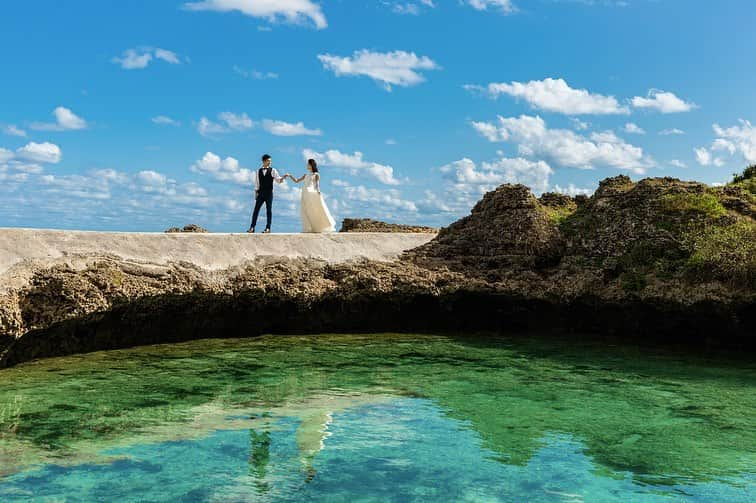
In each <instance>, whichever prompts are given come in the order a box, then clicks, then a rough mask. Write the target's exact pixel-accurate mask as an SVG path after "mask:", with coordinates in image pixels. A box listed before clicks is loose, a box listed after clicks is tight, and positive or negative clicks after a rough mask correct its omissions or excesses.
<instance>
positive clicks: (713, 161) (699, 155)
mask: <svg viewBox="0 0 756 503" xmlns="http://www.w3.org/2000/svg"><path fill="white" fill-rule="evenodd" d="M695 152H696V161H698V164H700V165H701V166H716V167H722V166H724V164H725V161H724V159H723V158H721V157H717V156H715V155H713V153H712V151H710V150H708V149H706V148H705V147H701V148H697V149H695Z"/></svg>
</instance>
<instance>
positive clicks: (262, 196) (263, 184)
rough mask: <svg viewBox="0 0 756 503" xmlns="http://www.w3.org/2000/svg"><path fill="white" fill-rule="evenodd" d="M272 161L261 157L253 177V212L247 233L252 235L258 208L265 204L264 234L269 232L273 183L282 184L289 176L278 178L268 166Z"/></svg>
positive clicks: (276, 172)
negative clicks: (265, 220)
mask: <svg viewBox="0 0 756 503" xmlns="http://www.w3.org/2000/svg"><path fill="white" fill-rule="evenodd" d="M272 160H273V159H272V158H271V157H270V156H269V155H268V154H265V155H264V156H262V167H261V168H260V169H259V170H257V176H255V210H254V211H253V212H252V225H251V226H250V227H249V230H248V231H247V232H249V233H254V232H255V227H256V226H257V217H258V215H259V214H260V208H262V205H263V203H265V211H266V216H267V218H268V220H267V222H266V225H265V230H264V231H263V233H264V234H267V233H269V232H270V224H271V221H272V219H273V182H277V183H283V181H284V180H286V177H287V176H289V175H284V176H280V175H279V174H278V171H276V169H275V168H272V167H271V166H270V163H271V161H272Z"/></svg>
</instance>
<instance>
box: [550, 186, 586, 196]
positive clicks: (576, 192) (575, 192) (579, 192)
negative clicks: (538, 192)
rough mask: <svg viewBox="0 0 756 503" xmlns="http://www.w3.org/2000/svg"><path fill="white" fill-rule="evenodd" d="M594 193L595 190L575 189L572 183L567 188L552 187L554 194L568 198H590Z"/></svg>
mask: <svg viewBox="0 0 756 503" xmlns="http://www.w3.org/2000/svg"><path fill="white" fill-rule="evenodd" d="M594 191H595V189H587V188H581V187H577V186H576V185H575V184H574V183H570V184H569V185H568V186H567V187H561V186H560V185H556V186H554V192H559V193H560V194H565V195H568V196H570V197H575V196H590V195H591V194H593V192H594Z"/></svg>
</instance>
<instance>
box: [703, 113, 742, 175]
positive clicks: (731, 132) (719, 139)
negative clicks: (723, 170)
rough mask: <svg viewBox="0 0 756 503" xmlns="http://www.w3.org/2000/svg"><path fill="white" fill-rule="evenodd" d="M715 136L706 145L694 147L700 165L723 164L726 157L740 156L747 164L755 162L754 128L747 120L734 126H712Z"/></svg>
mask: <svg viewBox="0 0 756 503" xmlns="http://www.w3.org/2000/svg"><path fill="white" fill-rule="evenodd" d="M713 130H714V134H715V135H716V138H715V139H714V140H713V141H712V142H711V145H710V146H709V147H708V148H707V147H701V148H697V149H695V153H696V160H697V161H698V163H699V164H700V165H702V166H710V165H714V166H724V164H725V162H726V160H727V159H732V158H733V157H736V156H738V157H740V159H741V160H742V161H743V162H745V163H748V164H754V163H756V128H754V126H753V125H752V124H751V123H750V122H749V121H747V120H743V119H741V120H740V123H739V124H738V125H735V126H731V127H728V128H723V127H722V126H720V125H719V124H714V126H713Z"/></svg>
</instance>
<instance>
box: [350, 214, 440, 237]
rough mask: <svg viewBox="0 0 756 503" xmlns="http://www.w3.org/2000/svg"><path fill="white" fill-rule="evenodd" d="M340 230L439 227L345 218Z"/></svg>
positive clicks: (376, 230)
mask: <svg viewBox="0 0 756 503" xmlns="http://www.w3.org/2000/svg"><path fill="white" fill-rule="evenodd" d="M339 232H428V233H435V232H438V229H434V228H433V227H425V226H422V225H403V224H390V223H386V222H381V221H379V220H372V219H369V218H345V219H344V221H343V222H342V224H341V230H339Z"/></svg>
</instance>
